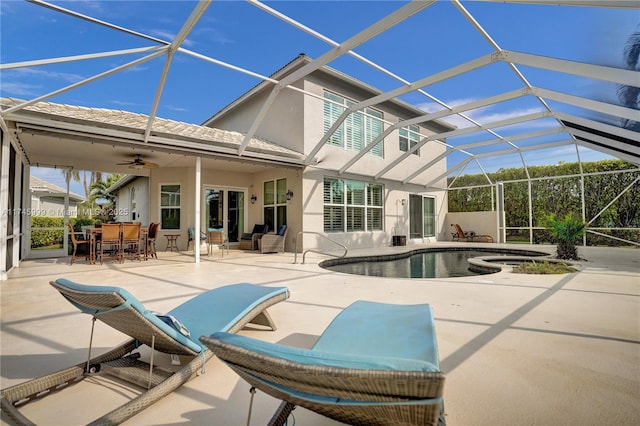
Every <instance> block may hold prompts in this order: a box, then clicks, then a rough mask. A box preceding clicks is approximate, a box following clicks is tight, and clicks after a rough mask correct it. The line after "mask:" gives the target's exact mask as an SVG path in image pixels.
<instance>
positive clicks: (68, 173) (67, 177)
mask: <svg viewBox="0 0 640 426" xmlns="http://www.w3.org/2000/svg"><path fill="white" fill-rule="evenodd" d="M62 176H64V181H65V183H66V184H67V187H69V184H70V183H71V179H73V181H74V182H80V171H79V170H76V169H62Z"/></svg>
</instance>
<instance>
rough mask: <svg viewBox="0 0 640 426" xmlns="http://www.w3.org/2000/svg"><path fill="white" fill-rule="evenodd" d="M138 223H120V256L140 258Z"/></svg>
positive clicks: (139, 225)
mask: <svg viewBox="0 0 640 426" xmlns="http://www.w3.org/2000/svg"><path fill="white" fill-rule="evenodd" d="M141 227H142V226H141V224H140V223H123V224H122V257H123V259H124V257H128V258H130V259H138V260H140V237H141V234H140V228H141Z"/></svg>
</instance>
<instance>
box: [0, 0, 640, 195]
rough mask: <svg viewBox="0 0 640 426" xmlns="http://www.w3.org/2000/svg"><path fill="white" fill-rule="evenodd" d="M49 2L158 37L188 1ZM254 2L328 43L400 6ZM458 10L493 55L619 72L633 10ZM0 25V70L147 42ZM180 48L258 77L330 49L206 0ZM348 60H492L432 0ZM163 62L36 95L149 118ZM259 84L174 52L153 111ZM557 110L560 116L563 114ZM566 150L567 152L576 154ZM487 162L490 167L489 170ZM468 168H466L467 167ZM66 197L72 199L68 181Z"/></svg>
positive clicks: (482, 115) (383, 81)
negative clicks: (495, 49)
mask: <svg viewBox="0 0 640 426" xmlns="http://www.w3.org/2000/svg"><path fill="white" fill-rule="evenodd" d="M53 3H54V4H57V5H60V6H62V7H65V8H69V9H72V10H74V11H77V12H80V13H82V14H86V15H89V16H92V17H95V18H98V19H100V20H103V21H107V22H110V23H113V24H116V25H119V26H122V27H125V28H128V29H131V30H135V31H138V32H141V33H144V34H147V35H150V36H153V37H157V38H160V39H164V40H171V38H172V37H173V36H174V35H175V34H176V33H177V32H178V31H179V29H180V27H181V26H182V24H183V23H184V21H185V20H186V18H187V17H188V16H189V14H190V13H191V12H192V10H193V8H194V6H195V4H196V3H195V2H191V1H180V2H176V1H161V2H156V1H102V2H94V1H66V2H53ZM265 4H267V5H268V6H270V7H272V8H274V9H276V10H278V11H279V12H281V13H283V14H285V15H287V16H289V17H291V18H293V19H295V20H297V21H298V22H301V23H303V24H304V25H306V26H308V27H310V28H312V29H314V30H316V31H318V32H320V33H322V34H323V35H325V36H327V37H329V38H331V39H333V40H334V41H338V42H341V41H344V40H346V39H348V38H350V37H352V36H353V35H355V34H357V33H358V32H360V31H361V30H363V29H364V28H366V27H368V26H370V25H371V24H372V23H374V22H375V21H377V20H379V19H381V18H382V17H384V16H385V15H387V14H388V13H390V12H392V11H394V10H396V9H398V8H399V7H401V6H402V5H403V4H404V2H399V1H351V2H349V1H277V2H268V3H265ZM462 4H463V6H464V7H465V8H467V10H468V11H469V12H470V13H471V14H472V15H473V16H474V17H475V19H476V20H477V21H478V22H479V24H480V25H481V26H482V27H483V28H484V29H485V30H486V31H487V32H488V33H489V35H490V36H491V37H492V38H493V39H494V41H495V42H496V43H497V44H498V45H499V46H500V47H501V48H503V49H507V50H513V51H519V52H526V53H533V54H537V55H543V56H551V57H556V58H562V59H569V60H574V61H580V62H590V63H595V64H602V65H609V66H620V64H621V59H622V49H623V47H624V43H625V41H626V40H627V38H628V37H629V35H630V34H631V33H632V32H633V31H634V30H636V31H637V30H639V29H640V28H639V27H638V24H639V23H640V11H639V10H638V9H636V10H618V9H605V8H583V7H564V6H551V5H550V6H540V5H518V4H502V3H484V2H463V3H462ZM0 23H1V26H0V27H1V33H0V36H1V41H0V43H1V45H0V60H1V62H2V63H12V62H18V61H26V60H34V59H42V58H51V57H60V56H71V55H79V54H87V53H94V52H103V51H112V50H120V49H129V48H135V47H144V46H150V45H153V43H152V42H150V41H148V40H144V39H141V38H138V37H135V36H132V35H129V34H125V33H122V32H119V31H116V30H113V29H109V28H105V27H102V26H98V25H96V24H93V23H89V22H86V21H83V20H80V19H78V18H75V17H71V16H67V15H64V14H61V13H58V12H54V11H51V10H49V9H46V8H43V7H40V6H36V5H33V4H31V3H27V2H23V1H7V0H3V1H2V2H1V3H0ZM183 47H184V48H186V49H189V50H192V51H194V52H197V53H199V54H202V55H206V56H209V57H211V58H215V59H218V60H221V61H224V62H227V63H230V64H232V65H235V66H238V67H241V68H244V69H247V70H250V71H252V72H255V73H258V74H261V75H265V76H268V75H270V74H271V73H273V72H274V71H276V70H277V69H279V68H281V67H282V66H284V65H285V64H286V63H288V62H289V61H290V60H292V59H293V58H294V57H295V56H296V55H297V54H299V53H301V52H304V53H306V54H307V55H308V56H310V57H312V58H316V57H318V56H320V55H322V54H323V53H324V52H326V51H327V50H329V49H330V48H331V47H330V46H328V45H327V44H326V43H324V42H323V41H320V40H318V39H317V38H314V37H312V36H311V35H308V34H305V33H302V32H301V31H300V30H298V29H296V28H293V27H292V26H291V25H289V24H287V23H284V22H282V21H281V20H279V19H277V18H275V17H273V16H271V15H269V14H267V13H265V12H264V11H262V10H260V9H258V8H257V7H255V6H253V5H251V4H249V3H247V2H240V1H214V2H213V3H212V4H211V5H210V6H209V8H208V9H207V11H206V13H205V15H204V16H203V17H202V18H201V20H200V21H199V22H198V24H197V25H196V27H195V28H194V29H193V31H192V32H191V33H190V35H189V37H188V38H187V40H186V41H185V43H184V44H183ZM356 52H357V53H359V54H361V55H363V56H365V57H366V58H367V59H370V60H372V61H374V62H376V63H378V64H379V65H381V66H383V67H385V68H386V69H388V70H390V71H392V72H394V73H395V74H397V75H399V76H400V77H402V78H404V79H406V80H408V81H415V80H417V79H420V78H423V77H425V76H428V75H431V74H434V73H437V72H440V71H443V70H445V69H448V68H450V67H452V66H455V65H459V64H462V63H464V62H467V61H469V60H472V59H476V58H478V57H480V56H483V55H486V54H488V53H491V52H492V48H491V46H490V45H489V43H488V42H487V41H486V40H484V39H483V38H482V37H481V36H480V34H479V33H478V32H477V31H476V30H475V29H474V28H473V27H472V26H471V25H470V23H469V22H468V21H467V20H466V19H465V18H464V17H463V15H462V14H461V13H460V12H459V11H458V10H457V9H456V7H455V6H454V5H453V4H451V3H450V2H448V1H439V2H437V3H436V4H434V5H432V6H430V7H428V8H426V9H424V10H423V11H421V12H420V13H418V14H417V15H415V16H413V17H411V18H409V19H407V20H406V21H404V22H402V23H401V24H399V25H397V26H396V27H394V28H391V29H390V30H388V31H386V32H385V33H383V34H381V35H379V36H377V37H375V38H374V39H372V40H370V41H369V42H367V43H365V44H363V45H362V46H360V47H358V48H357V49H356ZM139 57H141V55H126V56H120V57H110V58H105V59H94V60H89V61H76V62H71V63H65V64H57V65H47V66H40V67H31V68H28V69H18V70H7V71H2V72H1V73H0V96H2V97H15V98H21V99H31V98H34V97H37V96H40V95H43V94H46V93H48V92H50V91H52V90H56V89H59V88H61V87H64V86H66V85H69V84H72V83H74V82H77V81H80V80H82V79H84V78H87V77H90V76H92V75H95V74H98V73H100V72H104V71H105V70H108V69H110V68H113V67H114V66H118V65H121V64H124V63H126V62H129V61H132V60H134V59H137V58H139ZM163 65H164V57H162V58H160V59H155V60H152V61H149V62H146V63H144V64H141V65H138V66H136V67H134V68H132V69H130V70H126V71H123V72H120V73H118V74H115V75H112V76H109V77H107V78H104V79H102V80H99V81H96V82H93V83H91V84H88V85H85V86H82V87H80V88H77V89H74V90H72V91H70V92H67V93H64V94H62V95H59V96H56V97H53V98H50V99H48V100H49V101H51V102H59V103H67V104H73V105H83V106H91V107H101V108H110V109H123V110H127V111H132V112H138V113H142V114H149V112H150V109H151V105H152V102H153V98H154V96H155V92H156V89H157V85H158V78H159V76H160V72H161V69H162V67H163ZM329 65H330V66H332V67H334V68H337V69H339V70H341V71H343V72H345V73H347V74H350V75H352V76H354V77H356V78H358V79H360V80H362V81H365V82H367V83H369V84H371V85H373V86H375V87H377V88H379V89H381V90H391V89H394V88H396V87H398V86H399V85H400V83H399V82H398V81H396V80H394V79H392V78H390V77H388V76H385V75H383V74H382V73H380V72H379V71H377V70H374V69H372V68H370V67H369V66H367V65H364V64H362V63H361V62H359V61H357V60H356V59H354V58H352V57H349V56H346V55H345V56H343V57H341V58H339V59H337V60H335V61H333V62H331V63H330V64H329ZM520 69H521V71H522V72H523V73H524V74H525V76H526V77H527V78H528V79H529V81H530V83H531V84H532V85H534V86H537V87H543V88H547V89H552V90H558V91H562V92H565V93H569V94H575V95H579V96H585V97H592V98H594V99H600V100H607V101H610V102H617V99H616V98H615V85H608V84H605V83H601V82H598V81H594V80H589V79H583V78H579V77H576V76H569V75H562V74H558V73H551V72H548V71H544V70H539V69H535V68H530V67H524V66H523V67H520ZM259 81H260V80H259V79H257V78H255V77H252V76H247V75H243V74H241V73H238V72H236V71H232V70H228V69H226V68H223V67H220V66H217V65H215V64H211V63H207V62H204V61H202V60H199V59H196V58H193V57H190V56H187V55H184V54H177V55H176V57H175V59H174V60H173V64H172V67H171V70H170V73H169V76H168V79H167V84H166V86H165V89H164V91H163V94H162V98H161V103H160V107H159V109H158V112H157V115H158V116H159V117H162V118H168V119H173V120H178V121H185V122H189V123H197V124H199V123H202V122H203V121H204V120H206V119H207V118H208V117H209V116H211V115H212V114H214V113H215V112H217V111H218V110H220V109H221V108H223V107H224V106H226V105H227V104H229V103H230V102H232V101H233V100H234V99H236V98H237V97H239V96H240V95H242V94H243V93H244V92H245V91H247V90H248V89H250V88H251V87H253V86H254V85H256V84H257V83H259ZM520 87H522V82H520V81H519V80H518V79H517V78H516V77H515V75H514V74H513V73H512V72H511V71H510V70H509V69H508V67H507V65H506V64H504V63H496V64H493V65H490V66H488V67H485V68H482V69H480V70H477V71H474V72H471V73H468V74H466V75H464V76H461V77H459V78H455V79H452V80H450V81H446V82H443V83H440V84H435V85H433V86H430V87H427V88H425V90H426V91H427V92H429V93H430V94H432V95H434V96H436V97H437V98H439V99H440V100H442V101H444V102H446V103H447V104H448V105H450V106H455V105H459V104H463V103H467V102H471V101H473V100H477V99H480V98H482V97H486V96H491V95H495V94H499V93H502V92H506V91H509V90H513V89H515V88H520ZM403 100H405V101H407V102H410V103H412V104H414V105H415V106H417V107H419V108H422V109H424V110H425V111H436V110H438V109H440V108H441V107H439V106H437V105H436V104H435V103H433V102H431V101H430V100H429V99H427V98H426V97H424V96H423V95H420V94H417V93H413V94H410V95H407V96H405V97H403ZM566 109H567V111H571V109H570V108H568V107H567V108H566ZM541 110H542V109H541V105H540V103H539V102H537V101H536V100H535V99H534V98H531V97H527V98H522V99H519V100H516V101H511V102H507V103H504V104H500V105H496V106H491V107H486V108H482V109H478V110H475V111H470V112H469V113H468V115H469V116H470V117H472V118H473V119H475V120H477V121H478V122H480V123H486V122H491V121H495V120H498V119H502V118H507V117H510V116H513V115H520V114H522V112H535V111H541ZM450 121H451V122H452V123H453V124H455V125H458V126H462V127H467V126H468V125H469V123H465V122H464V120H461V119H460V118H454V119H452V120H450ZM550 125H551V126H553V125H554V122H549V121H548V120H547V121H545V120H538V121H537V122H532V123H529V124H528V125H527V126H528V129H529V130H523V129H522V126H518V128H516V129H508V128H504V129H499V130H500V132H501V134H504V135H509V134H510V133H512V132H518V133H519V132H522V131H532V130H537V129H541V128H545V127H548V126H550ZM513 127H515V126H513ZM555 137H556V138H557V136H555ZM490 138H491V137H490V135H488V134H486V133H485V134H482V133H481V134H477V135H474V136H473V137H469V138H461V139H460V141H459V142H460V143H464V142H469V141H473V140H486V139H490ZM553 138H554V136H550V137H548V141H553V140H554V139H553ZM572 149H573V148H572ZM573 151H574V152H573V155H574V157H575V149H573ZM565 154H566V153H565ZM565 154H563V155H565ZM569 154H572V153H571V152H569ZM554 155H555V154H554ZM557 155H560V154H557ZM527 156H528V157H529V158H531V162H532V163H536V162H540V161H543V160H544V161H547V162H548V161H549V153H544V152H540V153H538V154H535V153H530V154H527ZM585 156H586V157H590V156H593V157H594V159H596V157H600V158H601V157H602V156H600V155H599V154H598V155H595V154H594V153H591V152H585ZM536 157H539V159H537V158H536ZM460 158H461V157H460ZM559 159H562V158H559ZM583 159H585V158H583ZM587 159H588V158H587ZM516 160H517V161H516V164H515V165H518V164H517V163H518V161H519V159H518V158H516ZM569 160H571V159H570V158H569ZM450 161H453V162H454V164H455V162H457V161H459V158H458V159H457V160H456V157H453V158H452V159H451V160H450ZM491 161H494V162H495V164H493V165H491ZM553 161H555V158H553ZM506 163H507V159H506V158H499V159H497V160H487V163H486V165H487V166H486V167H487V168H488V169H491V168H497V167H498V166H502V165H505V164H506ZM467 171H468V172H470V173H473V172H474V170H473V169H468V170H467ZM38 173H40V172H38ZM55 175H59V171H53V172H50V173H48V177H45V178H47V179H49V180H51V181H52V182H53V183H56V184H61V183H62V184H63V183H64V182H63V181H62V180H61V179H60V178H58V180H57V181H56V180H54V179H53V176H55ZM74 191H75V192H79V193H83V191H82V189H80V188H79V187H77V186H76V187H74Z"/></svg>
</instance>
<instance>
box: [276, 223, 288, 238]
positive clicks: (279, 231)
mask: <svg viewBox="0 0 640 426" xmlns="http://www.w3.org/2000/svg"><path fill="white" fill-rule="evenodd" d="M285 232H287V225H282V226H281V227H279V228H278V232H277V235H279V236H281V237H284V233H285Z"/></svg>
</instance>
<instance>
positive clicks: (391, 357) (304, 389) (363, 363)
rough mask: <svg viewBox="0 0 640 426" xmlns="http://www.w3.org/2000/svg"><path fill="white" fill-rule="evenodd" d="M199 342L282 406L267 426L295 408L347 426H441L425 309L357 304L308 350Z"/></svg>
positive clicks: (229, 337)
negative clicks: (307, 410) (302, 408)
mask: <svg viewBox="0 0 640 426" xmlns="http://www.w3.org/2000/svg"><path fill="white" fill-rule="evenodd" d="M200 341H201V342H202V343H204V344H205V345H206V346H207V347H209V348H210V349H211V350H212V351H213V353H214V354H215V355H216V356H218V357H219V358H220V359H221V360H222V361H224V362H225V363H226V364H227V365H228V366H229V367H231V368H232V369H233V370H234V371H235V372H236V373H238V375H240V377H242V378H243V379H244V380H246V381H247V382H248V383H249V384H250V385H251V386H252V387H255V388H257V389H260V390H262V391H263V392H266V393H267V394H269V395H271V396H273V397H275V398H277V399H281V400H283V401H284V402H283V403H282V404H281V405H280V407H279V409H278V411H277V412H276V413H275V414H274V416H273V418H272V419H271V421H270V423H269V424H270V425H282V424H284V423H285V422H286V420H287V417H288V416H289V414H290V412H291V410H293V409H294V408H295V406H296V405H299V406H301V407H305V408H307V409H309V410H312V411H315V412H317V413H319V414H322V415H324V416H326V417H329V418H332V419H334V420H337V421H340V422H343V423H347V424H352V425H365V424H366V425H391V424H394V425H396V424H403V425H444V423H445V422H444V417H443V415H442V410H443V406H442V395H443V387H444V375H443V374H442V372H441V371H440V368H439V360H438V348H437V341H436V335H435V330H434V324H433V315H432V312H431V307H430V306H429V305H426V304H422V305H392V304H385V303H375V302H366V301H357V302H355V303H353V304H352V305H350V306H349V307H347V308H346V309H345V310H343V311H342V312H341V313H340V314H339V315H338V316H337V317H336V318H335V319H334V320H333V321H332V322H331V324H330V325H329V327H328V328H327V329H326V330H325V331H324V333H322V335H321V336H320V338H319V339H318V341H317V342H316V343H315V345H314V346H313V348H312V349H310V350H309V349H300V348H294V347H289V346H283V345H279V344H273V343H268V342H263V341H260V340H256V339H252V338H249V337H244V336H240V335H233V334H229V333H224V332H218V333H214V334H212V335H211V336H210V337H206V336H202V337H200Z"/></svg>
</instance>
